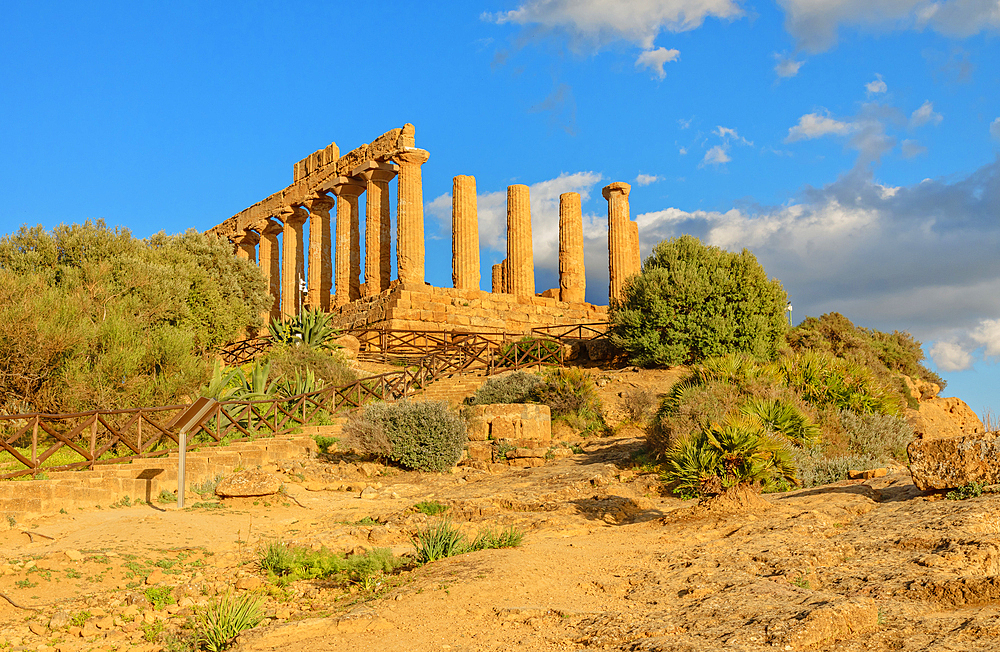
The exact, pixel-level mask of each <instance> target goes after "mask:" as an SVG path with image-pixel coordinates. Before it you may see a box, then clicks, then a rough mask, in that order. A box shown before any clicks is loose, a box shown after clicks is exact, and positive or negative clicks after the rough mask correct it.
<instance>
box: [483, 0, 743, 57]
mask: <svg viewBox="0 0 1000 652" xmlns="http://www.w3.org/2000/svg"><path fill="white" fill-rule="evenodd" d="M742 15H743V10H742V9H741V8H740V6H739V2H738V0H528V1H527V2H524V3H523V4H522V5H521V6H519V7H518V8H517V9H513V10H511V11H506V12H499V13H496V14H488V13H487V14H484V15H483V16H484V18H486V19H489V20H494V21H496V22H497V23H501V24H503V23H514V24H518V25H536V26H538V27H540V28H542V29H543V30H548V31H560V32H564V33H566V34H567V35H568V36H569V37H570V40H571V42H572V43H573V44H574V47H576V48H577V49H580V48H581V47H590V48H595V49H596V48H600V47H603V46H605V45H607V44H609V43H613V42H615V41H628V42H630V43H635V44H637V45H638V46H639V47H641V48H642V49H643V50H652V49H653V42H654V41H655V40H656V37H657V36H659V34H660V33H662V32H665V31H666V32H685V31H688V30H692V29H696V28H697V27H700V26H701V24H702V23H703V22H704V21H705V19H706V18H709V17H714V18H725V19H735V18H739V17H740V16H742Z"/></svg>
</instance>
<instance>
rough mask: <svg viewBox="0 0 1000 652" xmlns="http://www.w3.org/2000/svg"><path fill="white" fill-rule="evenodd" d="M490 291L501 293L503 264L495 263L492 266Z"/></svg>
mask: <svg viewBox="0 0 1000 652" xmlns="http://www.w3.org/2000/svg"><path fill="white" fill-rule="evenodd" d="M491 280H492V286H491V287H492V290H491V291H492V292H493V294H501V293H503V264H502V263H497V264H496V265H494V266H493V277H492V279H491Z"/></svg>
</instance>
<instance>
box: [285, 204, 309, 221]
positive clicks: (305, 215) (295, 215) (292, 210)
mask: <svg viewBox="0 0 1000 652" xmlns="http://www.w3.org/2000/svg"><path fill="white" fill-rule="evenodd" d="M278 219H279V220H281V221H282V222H284V223H285V224H286V225H289V226H297V225H300V224H304V223H305V221H306V220H307V219H309V211H307V210H306V209H304V208H302V207H301V206H288V207H287V208H283V209H282V210H281V212H280V213H279V214H278Z"/></svg>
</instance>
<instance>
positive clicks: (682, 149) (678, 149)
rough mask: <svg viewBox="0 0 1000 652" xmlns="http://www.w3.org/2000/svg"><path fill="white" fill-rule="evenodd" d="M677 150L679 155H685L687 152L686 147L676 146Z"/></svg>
mask: <svg viewBox="0 0 1000 652" xmlns="http://www.w3.org/2000/svg"><path fill="white" fill-rule="evenodd" d="M677 152H678V153H679V154H680V155H681V156H685V155H686V154H687V153H688V148H687V147H678V148H677Z"/></svg>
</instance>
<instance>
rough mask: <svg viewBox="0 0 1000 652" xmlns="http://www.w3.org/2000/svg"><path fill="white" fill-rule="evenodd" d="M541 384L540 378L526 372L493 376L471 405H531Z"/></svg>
mask: <svg viewBox="0 0 1000 652" xmlns="http://www.w3.org/2000/svg"><path fill="white" fill-rule="evenodd" d="M541 384H542V379H541V377H540V376H538V375H536V374H531V373H528V372H525V371H514V372H512V373H507V374H503V375H501V376H493V377H491V378H488V379H487V380H486V382H485V383H483V384H482V386H481V387H480V388H479V389H478V390H476V393H475V394H474V395H473V396H472V399H471V400H470V401H469V403H470V404H471V405H492V404H496V403H529V402H531V396H532V392H534V390H535V388H537V387H538V386H539V385H541Z"/></svg>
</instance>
